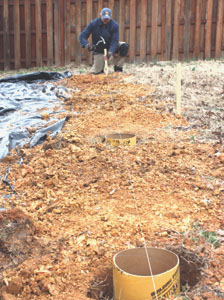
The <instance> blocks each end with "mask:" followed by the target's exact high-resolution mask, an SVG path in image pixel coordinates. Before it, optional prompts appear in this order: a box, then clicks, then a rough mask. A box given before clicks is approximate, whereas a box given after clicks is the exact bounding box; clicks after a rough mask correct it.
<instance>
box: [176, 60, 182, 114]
mask: <svg viewBox="0 0 224 300" xmlns="http://www.w3.org/2000/svg"><path fill="white" fill-rule="evenodd" d="M176 95H177V96H176V97H177V108H176V113H177V114H178V115H181V64H180V63H178V64H177V88H176Z"/></svg>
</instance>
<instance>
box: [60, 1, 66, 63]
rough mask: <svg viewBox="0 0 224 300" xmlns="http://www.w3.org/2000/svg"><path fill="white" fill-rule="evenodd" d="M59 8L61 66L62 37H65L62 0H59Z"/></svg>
mask: <svg viewBox="0 0 224 300" xmlns="http://www.w3.org/2000/svg"><path fill="white" fill-rule="evenodd" d="M59 7H60V10H59V18H60V50H61V51H60V52H61V53H60V56H61V58H60V61H61V66H64V64H65V48H64V42H65V40H64V37H65V27H64V16H65V13H64V0H60V6H59Z"/></svg>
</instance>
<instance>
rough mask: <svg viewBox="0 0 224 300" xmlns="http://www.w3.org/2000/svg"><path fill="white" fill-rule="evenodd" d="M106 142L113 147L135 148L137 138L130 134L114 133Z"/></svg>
mask: <svg viewBox="0 0 224 300" xmlns="http://www.w3.org/2000/svg"><path fill="white" fill-rule="evenodd" d="M106 142H107V144H111V145H112V146H122V145H123V146H135V145H136V136H135V135H134V134H130V133H112V134H109V135H108V136H107V137H106Z"/></svg>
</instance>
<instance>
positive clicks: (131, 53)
mask: <svg viewBox="0 0 224 300" xmlns="http://www.w3.org/2000/svg"><path fill="white" fill-rule="evenodd" d="M135 38H136V0H131V1H130V51H129V58H130V61H131V62H133V61H134V60H135V48H136V46H135Z"/></svg>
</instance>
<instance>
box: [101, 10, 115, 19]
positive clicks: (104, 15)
mask: <svg viewBox="0 0 224 300" xmlns="http://www.w3.org/2000/svg"><path fill="white" fill-rule="evenodd" d="M100 16H101V18H102V19H110V18H111V16H112V12H111V10H110V9H109V8H107V7H104V8H103V9H102V10H101V13H100Z"/></svg>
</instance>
